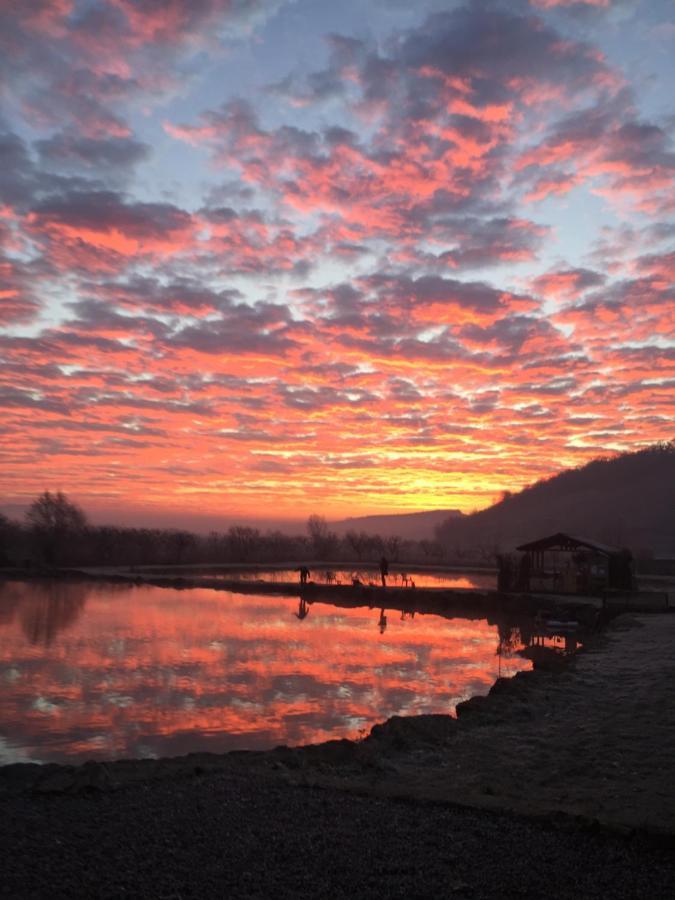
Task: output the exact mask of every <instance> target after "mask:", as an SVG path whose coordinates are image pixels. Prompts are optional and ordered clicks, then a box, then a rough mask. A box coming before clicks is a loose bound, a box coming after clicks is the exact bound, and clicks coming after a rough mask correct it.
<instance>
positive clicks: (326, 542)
mask: <svg viewBox="0 0 675 900" xmlns="http://www.w3.org/2000/svg"><path fill="white" fill-rule="evenodd" d="M307 533H308V535H309V539H310V541H311V543H312V548H313V551H314V558H315V559H330V558H331V556H332V555H333V553H334V552H335V549H336V548H337V545H338V543H339V540H338V536H337V534H335V533H334V532H333V531H331V530H330V529H329V528H328V523H327V522H326V520H325V519H324V517H323V516H317V515H313V516H310V517H309V519H307Z"/></svg>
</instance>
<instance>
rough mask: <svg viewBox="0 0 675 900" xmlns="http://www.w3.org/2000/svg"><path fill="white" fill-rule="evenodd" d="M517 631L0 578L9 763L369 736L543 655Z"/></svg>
mask: <svg viewBox="0 0 675 900" xmlns="http://www.w3.org/2000/svg"><path fill="white" fill-rule="evenodd" d="M502 630H503V629H502ZM504 636H505V635H504V633H503V634H502V637H504ZM506 637H507V638H508V640H507V642H506V644H505V643H504V642H503V641H501V642H500V633H499V630H498V628H497V626H496V625H491V624H488V622H487V621H486V620H484V619H475V620H470V619H462V618H444V617H441V616H435V615H422V614H419V613H417V614H416V615H414V616H413V615H411V614H410V613H402V612H401V611H400V610H384V611H381V610H380V609H369V608H368V607H359V608H347V609H345V608H341V607H337V606H334V605H331V604H329V603H328V602H326V603H322V602H314V603H308V604H303V602H302V601H300V600H299V598H297V597H291V596H289V597H284V596H281V597H280V596H267V595H255V594H238V593H232V592H226V591H213V590H209V589H206V588H194V589H189V590H181V591H176V590H171V589H166V588H156V587H148V586H130V585H113V584H102V583H85V582H78V583H67V582H60V581H59V582H47V581H32V582H31V581H26V582H20V581H15V582H12V581H7V582H2V581H0V764H7V763H11V762H21V761H24V762H25V761H38V762H82V761H84V760H85V759H117V758H124V757H137V758H138V757H159V756H177V755H181V754H185V753H189V752H197V751H212V752H222V751H226V750H232V749H266V748H271V747H274V746H277V745H279V744H289V745H298V744H305V743H310V742H317V741H323V740H327V739H329V738H336V737H349V738H358V737H359V736H363V735H364V734H366V733H367V732H368V731H369V730H370V728H371V727H372V725H373V724H375V723H376V722H382V721H384V720H386V719H387V718H389V717H390V716H392V715H415V714H419V713H453V712H454V708H455V705H456V704H457V703H458V702H460V701H461V700H464V699H466V698H468V697H470V696H472V695H475V694H485V693H486V692H487V691H488V690H489V688H490V686H491V685H492V683H493V682H494V681H495V679H496V678H497V676H498V674H500V673H501V674H502V675H512V674H514V673H515V672H517V671H519V670H521V669H527V668H530V667H531V663H530V662H529V661H528V660H527V659H524V658H522V657H520V656H518V655H517V654H516V653H515V651H516V650H517V649H519V647H520V646H521V644H520V643H519V641H520V635H519V633H518V632H517V630H516V631H515V632H513V631H512V632H510V633H508V634H506ZM498 650H500V651H501V652H499V653H498Z"/></svg>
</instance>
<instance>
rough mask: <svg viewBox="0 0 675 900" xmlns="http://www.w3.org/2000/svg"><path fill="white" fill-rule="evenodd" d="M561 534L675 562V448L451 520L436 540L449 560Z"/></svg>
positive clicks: (600, 465)
mask: <svg viewBox="0 0 675 900" xmlns="http://www.w3.org/2000/svg"><path fill="white" fill-rule="evenodd" d="M557 531H566V532H569V533H571V534H575V535H580V536H584V537H587V538H594V539H596V540H598V541H602V542H604V543H607V544H613V545H615V546H618V547H629V548H630V549H631V550H632V551H633V552H634V553H640V552H641V551H643V550H651V551H653V552H654V554H655V555H657V556H674V555H675V443H674V442H670V443H663V444H656V445H654V446H653V447H649V448H647V449H644V450H639V451H637V452H635V453H626V454H622V455H620V456H616V457H614V458H611V459H597V460H593V461H592V462H590V463H588V464H587V465H585V466H583V467H582V468H579V469H570V470H568V471H566V472H561V473H560V474H559V475H556V476H555V477H553V478H550V479H548V480H546V481H539V482H537V483H536V484H533V485H531V486H530V487H527V488H525V489H524V490H522V491H520V492H519V493H517V494H513V495H510V496H506V497H505V498H504V499H503V500H502V501H500V502H499V503H496V504H495V505H494V506H491V507H489V508H488V509H484V510H481V511H480V512H477V513H473V514H472V515H470V516H464V517H463V518H462V519H458V520H457V519H448V520H447V521H446V522H444V523H443V524H441V525H440V526H438V528H437V529H436V536H437V538H438V540H439V542H440V543H441V544H442V545H443V547H444V548H445V550H446V552H448V553H453V552H458V553H459V554H460V555H461V554H462V553H464V552H466V551H467V550H469V549H470V550H475V549H476V548H480V549H481V550H482V551H483V552H485V553H487V552H488V551H489V550H493V549H495V548H497V547H498V548H500V549H512V548H513V547H515V546H516V545H518V544H521V543H524V542H526V541H529V540H534V539H536V538H538V537H544V536H546V535H548V534H554V533H555V532H557Z"/></svg>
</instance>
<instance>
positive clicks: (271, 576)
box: [210, 566, 497, 590]
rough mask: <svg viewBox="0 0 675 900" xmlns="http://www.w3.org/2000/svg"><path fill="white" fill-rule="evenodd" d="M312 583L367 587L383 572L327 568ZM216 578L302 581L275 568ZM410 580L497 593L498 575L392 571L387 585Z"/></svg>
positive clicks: (429, 585)
mask: <svg viewBox="0 0 675 900" xmlns="http://www.w3.org/2000/svg"><path fill="white" fill-rule="evenodd" d="M310 573H311V574H310V581H314V582H315V583H317V584H351V583H352V579H353V578H358V579H359V581H361V582H362V583H363V584H379V583H380V572H379V570H376V569H364V568H359V567H358V566H353V567H352V568H349V569H346V568H336V569H327V568H326V567H325V566H322V567H319V568H310ZM210 577H216V578H223V579H227V580H232V581H267V582H270V581H271V582H288V581H290V582H293V581H298V579H299V575H298V573H297V571H296V570H295V569H275V570H270V571H267V572H266V571H251V572H245V571H232V572H225V573H224V572H218V573H217V574H216V575H215V576H210ZM409 579H412V580H413V581H414V583H415V587H419V588H422V587H423V588H441V587H443V588H473V589H479V590H495V589H496V587H497V576H496V575H493V574H492V573H485V574H482V573H480V572H477V573H468V574H463V573H462V574H460V573H452V572H416V571H414V570H412V569H411V570H410V572H408V573H407V574H405V575H403V574H402V573H401V572H391V573H390V574H389V575H388V576H387V584H388V585H392V586H393V587H401V586H404V585H407V584H409V583H410V582H409Z"/></svg>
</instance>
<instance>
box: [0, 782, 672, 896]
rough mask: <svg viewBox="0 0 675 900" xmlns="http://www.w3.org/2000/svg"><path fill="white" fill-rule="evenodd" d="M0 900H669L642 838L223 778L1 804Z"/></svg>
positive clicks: (654, 853)
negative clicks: (111, 899) (228, 899)
mask: <svg viewBox="0 0 675 900" xmlns="http://www.w3.org/2000/svg"><path fill="white" fill-rule="evenodd" d="M0 815H1V819H0V896H3V897H13V898H14V897H16V898H22V897H45V898H47V897H49V898H58V897H140V898H142V897H152V898H174V900H178V898H187V897H232V898H238V897H247V898H254V897H256V898H266V897H270V898H272V897H273V898H284V897H298V898H305V897H307V898H310V897H311V898H323V897H326V898H342V897H349V898H354V897H356V898H358V897H405V898H422V897H425V898H426V897H430V898H432V897H433V898H437V897H473V898H482V897H490V898H511V897H514V898H528V897H529V898H535V897H536V898H539V897H565V898H566V897H569V898H574V900H581V898H591V897H592V898H595V897H602V898H649V900H659V898H664V900H665V898H668V900H671V898H673V897H675V853H674V852H673V850H672V849H667V848H666V847H659V846H658V845H656V844H655V843H654V840H653V839H647V838H643V837H639V836H633V837H632V838H625V837H621V836H617V835H614V834H611V833H609V832H605V831H601V830H599V829H598V830H593V829H589V828H574V827H570V826H569V825H568V826H564V827H561V826H559V825H555V824H551V823H543V822H538V821H536V820H532V819H525V818H520V817H518V816H515V815H507V814H502V813H496V812H490V811H486V810H483V811H478V810H469V809H463V808H460V807H453V806H448V805H445V806H441V805H433V804H429V803H424V802H420V801H411V800H392V799H386V798H380V797H374V796H360V795H357V794H352V793H342V792H337V791H332V790H325V789H321V788H310V787H297V786H293V785H290V784H286V783H285V782H284V781H283V780H281V779H280V778H278V777H274V776H266V775H264V774H263V773H260V772H247V771H241V772H237V771H224V772H211V773H209V772H206V773H204V774H201V775H200V774H193V775H191V776H186V777H183V778H180V779H174V780H163V781H149V782H147V783H142V784H140V785H138V784H137V785H129V786H126V787H123V788H120V789H119V790H115V791H79V792H77V793H74V794H60V795H53V794H52V795H36V794H34V793H31V794H30V795H19V796H8V797H5V798H4V799H3V800H2V803H1V804H0Z"/></svg>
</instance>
